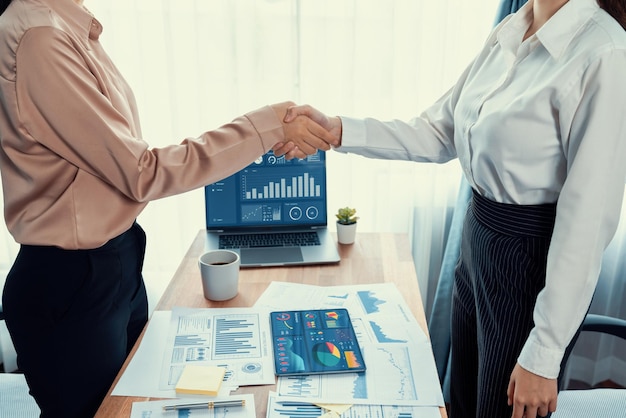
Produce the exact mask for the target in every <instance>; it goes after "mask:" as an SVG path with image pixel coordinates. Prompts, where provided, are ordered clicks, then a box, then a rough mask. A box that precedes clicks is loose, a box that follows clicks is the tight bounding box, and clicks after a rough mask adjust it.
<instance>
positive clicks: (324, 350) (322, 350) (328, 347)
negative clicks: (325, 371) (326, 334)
mask: <svg viewBox="0 0 626 418" xmlns="http://www.w3.org/2000/svg"><path fill="white" fill-rule="evenodd" d="M313 358H314V359H315V361H317V362H318V363H319V364H321V365H322V366H326V367H333V366H336V365H337V364H338V363H339V361H340V360H341V352H340V351H339V349H338V348H337V346H336V345H335V344H333V343H329V342H325V343H320V344H316V345H315V346H314V347H313Z"/></svg>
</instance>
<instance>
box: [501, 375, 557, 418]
mask: <svg viewBox="0 0 626 418" xmlns="http://www.w3.org/2000/svg"><path fill="white" fill-rule="evenodd" d="M557 394H558V391H557V382H556V379H546V378H545V377H541V376H539V375H536V374H534V373H531V372H529V371H528V370H526V369H524V368H523V367H522V366H520V365H519V363H517V364H516V365H515V368H514V369H513V372H512V373H511V379H510V381H509V388H508V390H507V396H508V403H509V405H513V415H512V416H511V418H535V417H538V416H539V417H545V416H547V415H548V412H554V411H556V399H557Z"/></svg>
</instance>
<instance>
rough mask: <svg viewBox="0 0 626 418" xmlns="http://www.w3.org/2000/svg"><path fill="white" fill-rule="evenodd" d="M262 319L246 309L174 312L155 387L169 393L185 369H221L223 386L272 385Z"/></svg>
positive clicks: (266, 329) (268, 343)
mask: <svg viewBox="0 0 626 418" xmlns="http://www.w3.org/2000/svg"><path fill="white" fill-rule="evenodd" d="M267 315H268V313H267V312H266V311H263V310H261V311H259V310H255V309H249V308H228V309H186V308H174V309H173V310H172V315H171V320H170V326H169V333H168V340H167V345H166V349H165V352H164V356H163V364H162V368H161V379H160V384H159V388H160V389H161V390H167V389H173V388H174V386H175V385H176V382H177V381H178V378H179V377H180V373H181V372H182V370H183V368H184V366H185V365H186V364H199V365H210V366H221V367H226V374H225V377H224V385H225V386H230V387H233V386H245V385H261V384H273V383H274V366H273V358H272V356H271V353H270V352H269V351H268V350H269V348H270V346H271V335H270V328H269V324H268V321H267Z"/></svg>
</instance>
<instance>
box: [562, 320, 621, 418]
mask: <svg viewBox="0 0 626 418" xmlns="http://www.w3.org/2000/svg"><path fill="white" fill-rule="evenodd" d="M582 332H600V333H604V334H610V335H613V336H616V337H619V338H622V339H624V340H626V321H625V320H622V319H618V318H612V317H609V316H604V315H595V314H587V317H586V318H585V320H584V321H583V326H582ZM625 411H626V389H584V390H564V391H561V392H560V393H559V398H558V401H557V410H556V412H555V413H554V414H552V418H575V417H594V418H615V417H620V416H624V414H625V413H626V412H625Z"/></svg>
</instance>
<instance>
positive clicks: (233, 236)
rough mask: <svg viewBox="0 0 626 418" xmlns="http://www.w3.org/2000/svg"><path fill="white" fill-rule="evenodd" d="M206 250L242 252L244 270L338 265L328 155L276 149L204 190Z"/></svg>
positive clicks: (240, 253) (321, 152)
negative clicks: (301, 155) (300, 155)
mask: <svg viewBox="0 0 626 418" xmlns="http://www.w3.org/2000/svg"><path fill="white" fill-rule="evenodd" d="M204 196H205V212H206V230H207V234H206V241H205V249H207V250H213V249H219V248H221V249H230V250H233V251H235V252H237V253H239V255H240V257H241V267H265V266H289V265H306V264H325V263H337V262H339V260H340V258H339V253H338V251H337V245H336V243H335V241H334V239H333V238H332V236H331V234H330V232H329V230H328V228H327V212H328V210H327V191H326V154H325V153H324V152H323V151H318V152H317V153H316V154H314V155H310V156H308V157H307V158H306V159H302V160H298V159H292V160H287V159H285V157H284V156H282V157H277V156H276V155H274V153H273V152H272V151H269V152H268V153H267V154H265V155H263V156H262V157H260V158H259V159H257V160H256V161H255V162H253V163H252V164H250V165H249V166H248V167H246V168H244V169H242V170H241V171H239V172H238V173H235V174H233V175H232V176H230V177H228V178H226V179H224V180H220V181H218V182H216V183H213V184H209V185H208V186H205V188H204Z"/></svg>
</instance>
